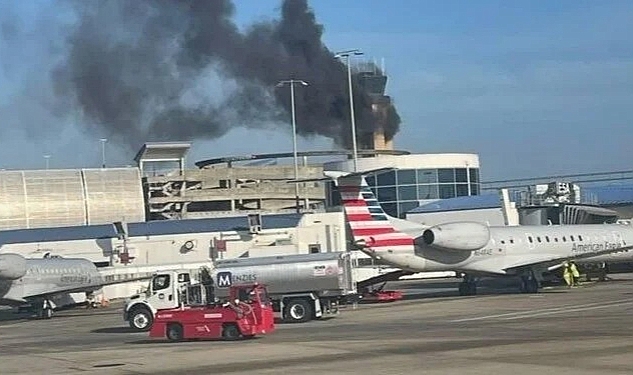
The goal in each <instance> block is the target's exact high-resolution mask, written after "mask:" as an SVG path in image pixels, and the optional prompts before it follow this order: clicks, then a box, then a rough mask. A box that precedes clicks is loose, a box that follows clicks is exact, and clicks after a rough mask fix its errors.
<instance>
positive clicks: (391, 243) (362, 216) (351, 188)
mask: <svg viewBox="0 0 633 375" xmlns="http://www.w3.org/2000/svg"><path fill="white" fill-rule="evenodd" d="M336 182H337V185H338V191H339V193H340V195H341V203H342V205H343V209H344V211H345V218H346V220H347V222H348V223H349V226H350V228H351V231H352V236H353V237H354V243H356V244H357V245H359V246H360V247H365V248H370V249H373V250H377V249H379V248H385V247H388V248H389V249H395V248H397V247H401V246H406V247H407V248H411V247H412V245H413V237H411V236H409V235H407V234H405V233H402V232H400V231H399V230H398V229H397V228H396V227H394V225H393V224H392V222H391V220H390V219H394V218H392V217H390V216H389V215H388V214H387V213H386V212H385V211H384V210H383V209H382V207H381V206H380V203H378V199H376V197H375V195H374V193H373V192H372V190H371V189H370V188H369V185H368V184H367V182H366V181H365V177H364V176H363V175H361V174H349V175H346V176H341V177H338V178H337V179H336Z"/></svg>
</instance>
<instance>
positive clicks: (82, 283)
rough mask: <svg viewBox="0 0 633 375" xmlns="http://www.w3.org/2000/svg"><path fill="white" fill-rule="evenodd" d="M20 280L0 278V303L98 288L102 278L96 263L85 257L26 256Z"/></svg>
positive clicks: (12, 302)
mask: <svg viewBox="0 0 633 375" xmlns="http://www.w3.org/2000/svg"><path fill="white" fill-rule="evenodd" d="M26 266H27V267H26V273H25V274H24V276H22V277H21V278H19V279H15V280H6V279H0V303H2V304H8V305H13V304H20V303H25V302H28V300H29V299H30V298H40V297H42V298H43V296H46V295H52V294H55V293H63V292H65V291H75V290H76V291H86V292H90V291H94V290H98V289H99V288H100V287H101V286H100V285H101V284H102V283H103V279H102V277H101V275H100V274H99V271H98V270H97V268H96V267H95V265H94V264H93V263H92V262H90V261H88V260H84V259H64V258H61V259H27V260H26Z"/></svg>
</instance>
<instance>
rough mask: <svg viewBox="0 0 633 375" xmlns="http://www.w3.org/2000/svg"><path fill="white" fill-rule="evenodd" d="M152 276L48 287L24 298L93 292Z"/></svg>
mask: <svg viewBox="0 0 633 375" xmlns="http://www.w3.org/2000/svg"><path fill="white" fill-rule="evenodd" d="M151 278H152V275H148V276H143V277H135V278H129V279H120V280H112V281H103V282H100V283H94V284H85V285H78V286H73V287H70V288H64V287H52V288H50V289H47V290H46V291H43V292H40V291H34V292H33V293H29V294H28V295H26V296H24V299H25V300H27V301H28V300H33V299H39V298H46V297H52V296H56V295H59V294H65V293H85V292H92V291H95V290H98V289H101V288H103V287H104V286H108V285H117V284H124V283H130V282H135V281H145V280H149V279H151Z"/></svg>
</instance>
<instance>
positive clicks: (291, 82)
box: [275, 79, 308, 213]
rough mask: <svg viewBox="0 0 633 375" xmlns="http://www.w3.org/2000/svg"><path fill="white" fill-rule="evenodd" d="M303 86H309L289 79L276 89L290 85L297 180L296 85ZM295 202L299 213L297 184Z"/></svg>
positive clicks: (296, 178)
mask: <svg viewBox="0 0 633 375" xmlns="http://www.w3.org/2000/svg"><path fill="white" fill-rule="evenodd" d="M296 83H298V84H301V85H302V86H308V83H307V82H305V81H302V80H300V79H288V80H284V81H279V82H278V83H277V85H275V86H276V87H283V86H284V85H290V107H291V109H290V112H291V113H292V147H293V154H294V159H295V161H294V162H295V180H298V179H299V164H298V160H297V119H296V116H295V84H296ZM295 202H296V206H297V213H298V212H300V210H299V184H298V183H295Z"/></svg>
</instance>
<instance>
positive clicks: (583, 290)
mask: <svg viewBox="0 0 633 375" xmlns="http://www.w3.org/2000/svg"><path fill="white" fill-rule="evenodd" d="M456 285H457V284H456V282H455V281H454V280H440V281H423V282H419V281H409V282H405V283H398V284H391V285H390V289H393V288H394V287H395V288H398V289H402V290H404V291H405V293H406V299H405V300H402V301H398V302H393V303H385V304H377V305H375V304H374V305H363V304H361V305H359V306H357V308H352V307H351V306H350V307H347V308H345V309H343V310H342V311H341V312H340V314H339V315H337V316H335V317H332V318H329V319H322V320H318V321H313V322H308V323H303V324H278V325H277V330H276V331H275V332H274V333H272V334H270V335H267V336H262V337H259V338H256V339H253V340H247V341H236V342H222V341H192V342H180V343H168V342H162V341H154V340H150V339H149V338H148V335H147V333H135V332H130V330H129V328H127V327H126V325H125V324H124V322H123V321H122V315H121V304H113V305H111V306H110V307H107V308H100V309H96V310H92V309H83V308H80V309H73V310H66V311H61V312H58V313H57V314H56V315H55V316H54V317H53V319H51V320H31V319H20V318H19V317H18V316H17V315H15V314H11V313H8V312H7V311H4V312H2V313H1V314H0V315H1V316H2V317H1V318H0V320H1V321H0V373H1V374H3V375H4V374H180V373H182V374H211V373H214V374H235V375H239V374H279V373H284V374H302V373H310V374H363V375H369V374H405V373H407V374H422V373H423V374H428V375H435V374H460V375H464V374H486V375H488V374H502V373H511V374H512V375H521V374H557V375H566V374H570V375H571V374H573V375H584V374H603V375H615V374H632V373H633V338H632V334H633V325H632V324H631V322H630V317H631V315H632V312H633V277H632V276H629V275H622V277H620V275H617V277H615V279H614V280H612V281H607V282H602V283H585V284H583V285H581V286H580V287H576V288H572V289H568V288H565V287H552V288H546V289H544V290H543V291H542V292H540V293H538V294H531V295H530V294H518V293H516V288H514V287H512V288H511V287H510V285H501V286H500V287H499V288H496V289H495V288H494V287H493V286H489V287H482V288H480V289H479V295H477V296H468V297H460V296H458V295H457V293H456V291H455V289H456Z"/></svg>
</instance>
